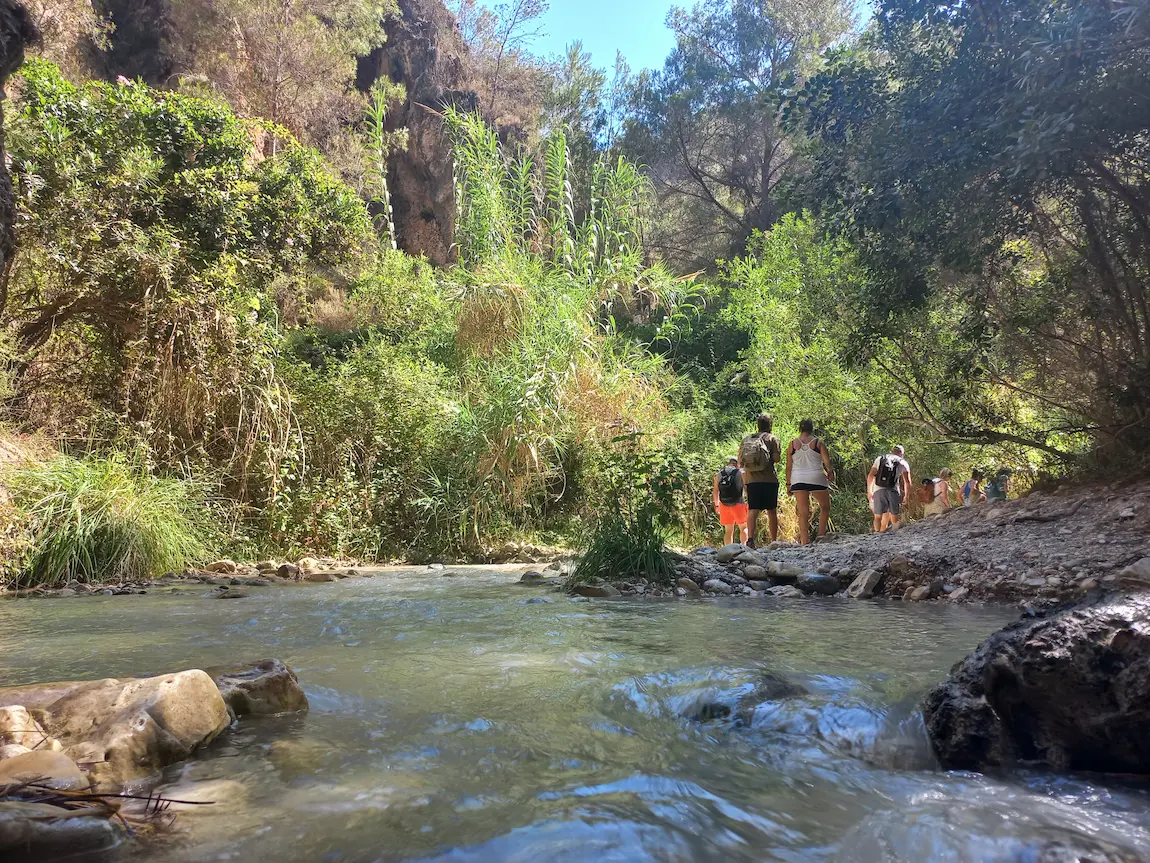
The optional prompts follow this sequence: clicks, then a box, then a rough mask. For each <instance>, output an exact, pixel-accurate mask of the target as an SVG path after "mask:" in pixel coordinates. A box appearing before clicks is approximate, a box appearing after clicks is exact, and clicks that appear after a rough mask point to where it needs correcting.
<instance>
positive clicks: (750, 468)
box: [739, 414, 782, 548]
mask: <svg viewBox="0 0 1150 863" xmlns="http://www.w3.org/2000/svg"><path fill="white" fill-rule="evenodd" d="M755 423H756V425H757V426H758V431H757V432H756V433H755V434H752V435H747V436H746V437H745V438H743V442H742V444H741V445H740V446H739V466H740V467H741V468H742V469H743V471H744V475H743V481H744V483H745V484H746V489H747V539H746V544H747V545H748V546H750V547H751V548H755V547H756V543H755V533H756V532H757V531H758V529H759V514H760V513H762V512H766V514H767V535H768V536H769V537H770V541H771V542H774V541H775V540H776V539H778V536H779V475H778V474H777V473H776V472H775V465H776V464H778V463H779V462H780V461H781V460H782V455H781V447H780V446H779V439H778V438H777V437H775V436H774V435H773V434H771V429H772V427H773V426H774V424H775V419H774V417H772V416H771V415H770V414H759V416H758V418H757V419H756V420H755Z"/></svg>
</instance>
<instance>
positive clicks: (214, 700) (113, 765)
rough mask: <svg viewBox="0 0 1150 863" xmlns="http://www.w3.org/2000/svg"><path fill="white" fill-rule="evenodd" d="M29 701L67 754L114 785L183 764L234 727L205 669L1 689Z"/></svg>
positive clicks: (4, 697) (12, 700)
mask: <svg viewBox="0 0 1150 863" xmlns="http://www.w3.org/2000/svg"><path fill="white" fill-rule="evenodd" d="M10 704H22V705H24V706H26V707H28V708H29V709H30V710H31V711H32V712H33V713H34V714H35V716H36V719H37V721H38V722H39V723H40V724H41V725H42V726H44V728H45V729H46V730H47V732H48V733H49V734H50V735H52V737H54V738H57V739H59V741H60V742H61V744H63V746H64V752H65V754H67V755H68V756H69V757H71V758H72V759H73V760H74V761H76V762H78V763H80V764H90V765H91V768H90V773H91V776H92V778H93V779H94V780H95V781H96V782H97V783H98V784H100V785H102V786H105V787H109V786H110V787H114V786H119V785H122V784H124V783H125V782H127V781H129V780H131V779H138V778H141V777H144V776H148V775H150V774H152V773H155V772H156V771H158V770H159V769H160V768H162V767H165V766H166V765H168V764H172V763H175V762H177V761H182V760H184V759H185V758H187V757H188V756H189V755H191V753H192V752H193V751H194V750H195V749H196V748H198V747H200V746H202V745H204V744H205V743H208V742H209V741H211V740H213V739H214V738H215V737H216V736H217V735H218V734H219V733H220V732H221V731H223V730H224V729H225V728H227V727H228V723H229V721H230V719H229V715H228V708H227V705H226V704H225V703H224V699H223V698H222V697H221V696H220V691H219V689H217V688H216V684H215V683H213V682H212V679H211V678H210V677H209V676H208V675H207V674H206V673H204V672H203V671H199V670H192V671H180V672H177V673H175V674H164V675H160V676H159V677H147V678H141V679H132V680H112V679H108V680H95V681H90V682H87V683H71V684H49V685H48V686H44V687H40V686H28V687H14V688H11V689H4V690H0V705H10Z"/></svg>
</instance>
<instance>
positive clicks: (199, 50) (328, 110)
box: [170, 0, 397, 150]
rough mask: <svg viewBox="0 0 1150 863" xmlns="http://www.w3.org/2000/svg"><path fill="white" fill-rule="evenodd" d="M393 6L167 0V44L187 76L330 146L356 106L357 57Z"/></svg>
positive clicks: (385, 2)
mask: <svg viewBox="0 0 1150 863" xmlns="http://www.w3.org/2000/svg"><path fill="white" fill-rule="evenodd" d="M396 12H397V7H396V5H395V2H394V0H186V2H179V3H172V4H170V14H171V16H172V27H171V32H172V34H173V37H172V38H173V41H174V42H175V43H176V44H174V45H173V46H172V48H173V52H174V53H175V55H176V56H177V58H178V61H179V63H180V65H182V67H183V68H182V70H181V71H182V72H183V73H184V74H185V77H186V78H188V79H189V80H190V81H192V82H194V81H196V80H200V81H206V82H208V83H209V84H210V85H211V87H212V88H214V89H216V90H218V91H219V92H221V93H222V94H223V95H224V96H225V97H226V98H227V99H228V100H229V101H230V102H231V103H232V104H233V105H234V106H235V107H236V110H238V111H239V112H241V113H242V114H244V115H246V116H250V117H261V118H263V119H265V120H267V121H269V122H271V123H273V124H277V125H282V126H284V127H286V128H287V129H289V130H290V131H291V132H292V133H293V134H294V135H296V136H297V137H299V138H300V139H301V140H303V141H305V142H307V143H309V144H312V145H318V146H324V147H325V149H329V150H330V149H332V148H333V147H334V146H336V142H338V141H339V140H340V138H341V133H342V130H343V128H344V127H346V126H347V125H348V124H349V123H350V122H352V121H354V120H356V119H358V117H359V116H360V114H361V112H362V108H363V97H362V96H361V95H360V94H358V93H357V92H356V91H355V88H354V80H355V70H356V57H357V56H359V55H364V54H367V53H369V52H370V51H371V50H372V49H373V48H376V47H378V46H379V45H382V44H383V41H384V29H383V26H384V19H385V18H386V17H387V16H389V15H393V14H396ZM270 142H271V144H272V146H273V147H274V146H275V142H276V139H275V138H274V137H273V138H272V139H270Z"/></svg>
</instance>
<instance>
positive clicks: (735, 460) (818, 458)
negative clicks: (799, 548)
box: [714, 413, 1011, 548]
mask: <svg viewBox="0 0 1150 863" xmlns="http://www.w3.org/2000/svg"><path fill="white" fill-rule="evenodd" d="M756 425H757V426H758V430H757V431H756V432H755V433H753V434H750V435H748V436H747V437H745V438H743V441H742V443H741V444H740V446H739V452H738V455H732V456H728V457H727V464H726V466H724V467H723V468H721V469H720V470H719V472H718V473H717V474H715V480H714V503H715V510H716V512H717V513H718V515H719V522H720V524H722V526H723V531H724V542H726V543H727V544H730V543H732V542H734V541H735V539H736V536H738V539H739V541H740V542H742V543H743V544H744V545H747V546H749V547H750V548H756V547H757V546H758V543H757V534H758V529H759V517H760V516H761V515H762V514H763V513H764V512H765V513H766V514H767V536H768V539H769V541H770V542H775V541H776V540H777V539H778V533H779V517H778V506H779V486H780V485H781V482H780V480H779V474H778V470H777V468H776V465H779V464H783V463H784V462H785V463H786V468H785V480H786V492H787V494H788V495H791V496H792V497H794V499H795V515H796V518H797V520H798V532H799V542H800V543H801V544H802V545H807V544H808V543H809V542H810V541H811V538H810V521H811V504H812V500H813V502H814V504H815V505H816V506H817V507H818V513H819V525H818V535H819V536H824V535H825V534H826V533H827V530H828V529H829V527H830V516H831V489H832V488H833V487H834V481H835V470H834V467H833V466H832V464H831V454H830V450H829V449H828V448H827V445H826V444H825V443H824V442H823V441H822V440H820V439H819V438H817V437H815V433H814V428H815V426H814V422H813V421H812V420H809V419H804V420H802V421H801V422H800V423H799V434H798V436H797V437H796V438H795V439H794V440H792V441H791V442H790V444H788V446H787V448H786V451H785V453H784V451H783V449H782V445H781V443H780V441H779V439H778V438H777V437H775V435H774V434H773V427H774V418H773V417H772V416H771V415H770V414H766V413H763V414H759V416H758V418H757V419H756ZM1010 477H1011V472H1010V469H1009V468H1001V469H999V470H998V471H997V472H995V473H994V474H993V476H992V477H990V478H987V475H986V474H984V472H983V471H981V470H978V469H975V470H973V471H972V472H971V478H970V479H969V480H968V481H967V482H966V483H965V484H964V485H963V486H962V488H961V489H958V488H955V487H953V486H952V484H951V483H952V480H953V473H952V471H951V470H950V468H943V469H942V470H941V471H940V472H939V475H938V476H936V477H930V478H927V479H924V480H922V482H921V483H920V484H919V486H918V500H919V502H920V503H922V508H923V514H924V515H936V514H938V513H941V512H944V511H945V510H947V509H950V508H951V506H959V505H961V506H973V505H976V504H979V503H985V502H987V501H995V500H1006V496H1007V490H1008V486H1009V482H1010ZM913 489H914V485H913V479H912V476H911V469H910V464H909V463H908V462H907V460H906V454H905V451H904V450H903V447H902V446H899V445H896V446H893V447H891V449H890V452H887V453H883V454H882V455H880V456H878V457H877V458H875V460H874V462H873V463H872V464H871V468H870V472H869V473H868V474H867V479H866V494H867V501H868V503H869V505H870V509H871V512H872V513H873V514H874V521H873V528H874V531H875V532H876V533H880V532H883V531H887V530H890V529H891V528H893V527H895V526H897V525H898V524H899V521H900V519H901V518H902V516H903V513H904V511H905V510H906V508H907V507H908V506H909V505H910V503H911V496H912V491H913ZM736 532H737V533H736Z"/></svg>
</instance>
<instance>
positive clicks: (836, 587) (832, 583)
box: [795, 572, 842, 596]
mask: <svg viewBox="0 0 1150 863" xmlns="http://www.w3.org/2000/svg"><path fill="white" fill-rule="evenodd" d="M795 587H797V588H798V589H799V590H801V591H802V592H803V593H806V594H811V593H817V594H818V595H819V596H834V595H835V594H836V593H838V592H839V591H840V590H842V585H841V584H839V580H838V579H837V578H835V577H834V576H833V575H823V574H822V573H820V572H808V573H805V574H804V575H800V576H799V577H798V579H797V580H796V581H795Z"/></svg>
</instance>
